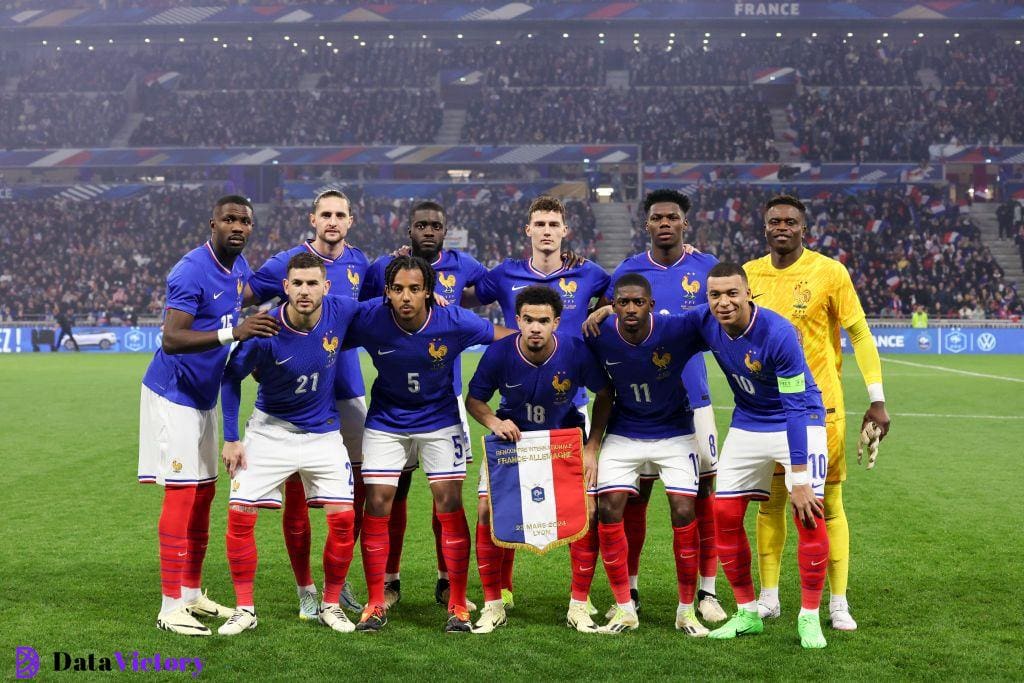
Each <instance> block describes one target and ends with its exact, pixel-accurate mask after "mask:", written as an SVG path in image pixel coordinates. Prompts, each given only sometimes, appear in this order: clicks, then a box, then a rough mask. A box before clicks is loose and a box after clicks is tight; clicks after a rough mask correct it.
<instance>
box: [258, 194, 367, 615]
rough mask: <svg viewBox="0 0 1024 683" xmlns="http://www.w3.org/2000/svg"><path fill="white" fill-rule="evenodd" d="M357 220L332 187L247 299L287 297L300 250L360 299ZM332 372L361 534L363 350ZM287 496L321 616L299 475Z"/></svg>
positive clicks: (298, 568)
mask: <svg viewBox="0 0 1024 683" xmlns="http://www.w3.org/2000/svg"><path fill="white" fill-rule="evenodd" d="M353 219H354V216H353V215H352V205H351V202H350V201H349V199H348V197H347V196H345V194H344V193H343V192H341V191H339V190H327V191H325V192H321V193H320V194H318V195H317V196H316V198H315V199H314V200H313V210H312V211H311V212H310V214H309V224H310V226H311V227H312V228H313V231H314V235H315V236H314V238H313V239H312V240H306V241H305V242H303V243H302V244H300V245H298V246H296V247H292V248H291V249H288V250H286V251H282V252H280V253H278V254H275V255H274V256H272V257H270V258H269V259H267V262H266V263H264V264H263V265H262V266H260V268H259V270H257V271H256V272H255V273H253V275H252V277H251V278H250V279H249V284H248V287H247V289H246V290H245V302H244V303H245V304H246V305H249V304H254V303H263V302H264V301H270V300H271V299H274V298H282V299H283V298H285V293H284V289H283V284H282V283H283V282H284V281H285V280H286V279H287V269H288V263H289V261H290V260H291V259H292V258H293V257H294V256H296V255H297V254H312V255H314V256H317V257H318V258H320V260H321V262H322V263H323V264H324V267H325V268H326V272H327V280H328V281H329V282H331V283H332V289H331V296H342V297H348V298H350V299H353V300H356V299H358V298H359V292H360V289H361V285H362V283H363V281H364V279H365V276H366V269H367V268H368V267H369V260H368V259H367V258H366V256H365V255H364V254H363V252H362V251H360V250H359V249H358V248H356V247H354V246H352V245H351V244H349V243H348V242H347V239H348V233H349V230H350V229H351V228H352V221H353ZM332 374H334V375H335V382H334V400H335V403H336V408H337V410H338V414H339V416H340V418H341V437H342V439H343V440H344V442H345V449H346V451H347V452H348V456H349V460H350V462H351V465H352V468H353V470H352V478H353V482H354V485H355V506H354V507H355V515H356V516H355V535H356V537H357V538H358V536H359V527H360V524H361V522H362V516H363V500H364V498H365V493H366V491H365V488H364V487H363V478H362V474H361V472H360V467H361V465H362V462H363V457H362V453H363V423H364V422H365V420H366V386H365V384H364V383H363V373H362V370H361V368H360V366H359V352H358V351H356V350H355V349H350V350H347V351H341V352H339V354H338V369H337V372H336V373H332ZM284 499H285V500H284V503H285V505H284V514H283V515H282V518H281V524H282V527H283V530H284V541H285V547H286V548H287V549H288V557H289V558H290V559H291V564H292V571H293V573H294V574H295V583H296V590H297V592H298V594H299V618H300V619H304V620H310V619H316V618H317V615H318V611H317V610H318V604H319V601H318V599H317V590H316V584H315V583H314V582H313V575H312V573H311V569H310V563H309V553H310V544H311V529H310V525H309V511H308V510H307V509H306V494H305V491H304V490H303V488H302V481H301V479H300V478H299V477H298V476H294V477H291V478H290V479H288V481H287V482H286V483H285V495H284ZM341 600H342V603H343V604H344V605H345V606H346V607H348V608H349V609H351V610H356V611H358V610H361V609H362V608H363V606H362V605H361V604H359V602H358V601H357V600H356V599H355V597H354V596H353V595H352V591H351V587H350V586H349V584H348V582H346V584H345V588H344V590H343V591H342V593H341Z"/></svg>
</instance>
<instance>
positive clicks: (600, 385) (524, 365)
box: [469, 333, 608, 431]
mask: <svg viewBox="0 0 1024 683" xmlns="http://www.w3.org/2000/svg"><path fill="white" fill-rule="evenodd" d="M521 336H522V335H519V334H514V335H511V336H508V337H505V338H504V339H499V340H498V341H496V342H494V343H493V344H491V346H490V347H489V348H488V349H487V350H486V351H485V352H484V355H483V356H482V357H481V358H480V363H479V365H477V368H476V373H474V375H473V379H471V380H470V382H469V395H470V396H472V397H473V398H475V399H477V400H480V401H484V402H485V403H486V402H487V401H489V400H491V396H493V395H494V392H495V391H497V392H498V393H499V394H500V395H501V403H500V404H499V406H498V409H497V410H496V411H495V414H496V415H497V416H498V417H499V418H501V419H502V420H512V421H513V422H515V423H516V426H517V427H519V428H520V429H522V430H524V431H535V430H540V429H563V428H567V427H579V428H580V429H582V428H583V425H584V421H583V416H582V415H581V414H580V412H579V410H577V409H576V406H575V405H573V400H572V399H573V397H574V396H575V394H576V392H577V391H578V390H579V389H581V388H583V387H586V388H588V389H590V390H591V391H594V392H597V391H601V390H602V389H604V388H605V387H607V386H608V378H607V376H606V375H605V374H604V371H603V370H602V369H601V366H600V364H599V363H598V362H597V359H596V358H594V356H593V354H592V353H591V352H590V350H589V349H588V348H587V346H586V344H584V343H583V340H582V339H579V338H577V337H572V336H569V335H563V334H561V333H555V350H554V352H553V353H552V354H551V356H550V357H549V358H548V359H547V360H546V361H544V362H543V363H542V364H540V365H534V364H533V363H531V362H530V361H529V360H527V359H526V357H525V356H524V355H523V352H522V349H521V348H520V346H519V340H520V337H521Z"/></svg>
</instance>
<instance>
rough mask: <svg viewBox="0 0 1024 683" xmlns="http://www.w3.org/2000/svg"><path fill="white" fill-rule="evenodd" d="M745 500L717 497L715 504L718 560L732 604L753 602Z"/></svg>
mask: <svg viewBox="0 0 1024 683" xmlns="http://www.w3.org/2000/svg"><path fill="white" fill-rule="evenodd" d="M747 500H748V499H747V498H745V497H744V498H719V499H718V500H717V501H715V526H716V528H717V535H716V538H717V543H718V558H719V559H720V560H721V562H722V569H724V570H725V576H726V578H727V579H729V585H730V586H732V592H733V594H734V595H735V596H736V604H738V605H740V604H743V603H746V602H753V601H754V582H753V581H752V580H751V578H750V542H749V541H748V540H747V531H746V529H744V528H743V516H744V515H745V514H746V512H747Z"/></svg>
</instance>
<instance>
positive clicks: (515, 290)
mask: <svg viewBox="0 0 1024 683" xmlns="http://www.w3.org/2000/svg"><path fill="white" fill-rule="evenodd" d="M529 286H530V285H519V286H518V287H513V288H512V291H513V292H518V291H519V290H520V289H526V288H527V287H529Z"/></svg>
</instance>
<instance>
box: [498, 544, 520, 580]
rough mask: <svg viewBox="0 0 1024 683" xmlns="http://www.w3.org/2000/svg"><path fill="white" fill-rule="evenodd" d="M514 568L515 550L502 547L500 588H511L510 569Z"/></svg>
mask: <svg viewBox="0 0 1024 683" xmlns="http://www.w3.org/2000/svg"><path fill="white" fill-rule="evenodd" d="M515 568H516V551H515V550H514V549H513V548H504V549H503V551H502V554H501V588H502V589H503V590H507V591H511V590H512V570H513V569H515Z"/></svg>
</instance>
